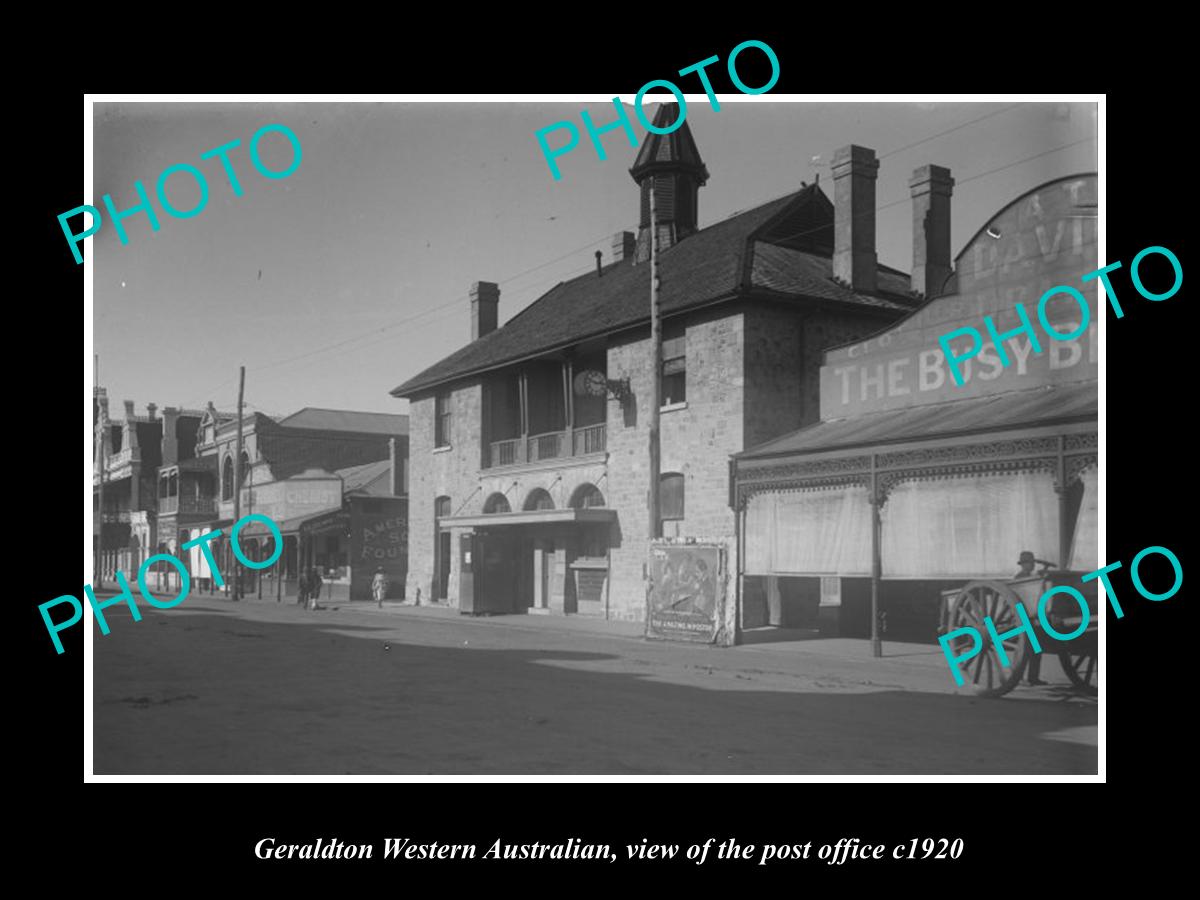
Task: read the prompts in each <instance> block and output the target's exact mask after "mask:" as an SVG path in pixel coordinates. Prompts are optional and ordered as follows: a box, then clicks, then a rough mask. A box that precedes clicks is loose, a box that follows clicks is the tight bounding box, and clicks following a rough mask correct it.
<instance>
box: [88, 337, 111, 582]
mask: <svg viewBox="0 0 1200 900" xmlns="http://www.w3.org/2000/svg"><path fill="white" fill-rule="evenodd" d="M99 396H100V354H99V353H97V354H96V355H95V356H94V357H93V359H92V400H93V402H94V403H95V404H96V405H97V406H98V407H99V408H100V449H99V450H98V451H97V461H98V463H99V466H100V486H99V489H98V490H97V492H96V498H97V499H96V503H97V506H98V508H97V510H96V558H95V559H93V560H92V578H93V580H94V581H95V582H96V586H97V587H100V586H101V585H102V584H103V583H104V578H103V577H102V576H103V574H104V566H103V564H102V563H101V559H102V557H103V556H104V469H105V465H104V464H105V457H106V456H107V454H106V452H105V450H106V449H107V447H108V414H107V411H106V410H105V408H104V404H103V403H100V401H99Z"/></svg>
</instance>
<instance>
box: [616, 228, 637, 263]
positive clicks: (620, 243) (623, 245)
mask: <svg viewBox="0 0 1200 900" xmlns="http://www.w3.org/2000/svg"><path fill="white" fill-rule="evenodd" d="M635 256H637V235H635V234H634V233H633V232H632V231H618V232H617V233H616V234H614V235H613V239H612V258H613V262H622V261H623V260H626V259H633V258H634V257H635Z"/></svg>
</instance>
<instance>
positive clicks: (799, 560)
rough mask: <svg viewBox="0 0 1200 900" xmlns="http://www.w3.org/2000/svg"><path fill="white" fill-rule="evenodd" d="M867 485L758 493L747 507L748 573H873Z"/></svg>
mask: <svg viewBox="0 0 1200 900" xmlns="http://www.w3.org/2000/svg"><path fill="white" fill-rule="evenodd" d="M870 572H871V507H870V504H868V503H867V490H866V488H864V487H841V488H830V489H823V490H816V491H783V492H773V493H765V494H756V495H755V496H753V497H751V498H750V501H749V503H748V504H747V506H746V574H748V575H869V574H870Z"/></svg>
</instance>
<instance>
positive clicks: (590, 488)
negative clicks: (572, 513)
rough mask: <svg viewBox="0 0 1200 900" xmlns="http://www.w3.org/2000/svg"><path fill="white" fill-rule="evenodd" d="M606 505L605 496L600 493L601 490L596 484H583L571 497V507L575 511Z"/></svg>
mask: <svg viewBox="0 0 1200 900" xmlns="http://www.w3.org/2000/svg"><path fill="white" fill-rule="evenodd" d="M603 505H604V495H603V494H602V493H600V489H599V488H598V487H596V486H595V485H594V484H590V483H585V484H581V485H580V486H579V487H577V488H576V489H575V493H574V494H572V495H571V507H572V508H573V509H591V508H592V507H594V506H603Z"/></svg>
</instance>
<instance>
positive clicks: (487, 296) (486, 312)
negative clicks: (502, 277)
mask: <svg viewBox="0 0 1200 900" xmlns="http://www.w3.org/2000/svg"><path fill="white" fill-rule="evenodd" d="M470 296H471V340H473V341H477V340H479V339H480V338H481V337H483V336H484V335H486V334H491V333H492V332H493V331H495V330H496V326H497V325H498V324H499V318H500V285H498V284H496V283H494V282H491V281H476V282H475V283H474V284H472V285H471V292H470Z"/></svg>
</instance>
